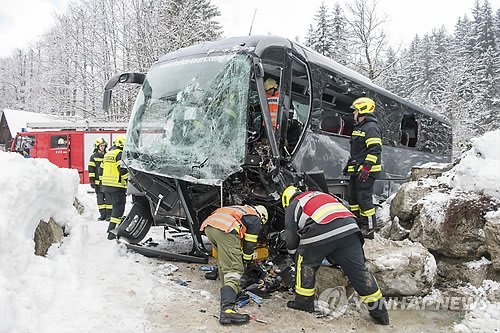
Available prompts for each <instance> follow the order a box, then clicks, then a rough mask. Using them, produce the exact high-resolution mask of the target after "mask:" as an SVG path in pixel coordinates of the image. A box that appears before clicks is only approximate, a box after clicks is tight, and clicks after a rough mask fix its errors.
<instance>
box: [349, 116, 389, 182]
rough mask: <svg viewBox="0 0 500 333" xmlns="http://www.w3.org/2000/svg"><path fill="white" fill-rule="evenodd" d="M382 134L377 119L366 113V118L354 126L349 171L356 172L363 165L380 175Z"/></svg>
mask: <svg viewBox="0 0 500 333" xmlns="http://www.w3.org/2000/svg"><path fill="white" fill-rule="evenodd" d="M381 158H382V134H381V131H380V127H379V126H378V121H377V119H376V118H375V117H374V116H373V115H371V114H367V115H365V119H364V120H363V121H362V122H361V123H359V124H357V125H356V126H355V127H354V130H353V131H352V135H351V157H350V158H349V161H348V162H347V173H348V174H356V173H357V172H358V171H359V170H361V168H362V167H363V166H367V167H368V168H370V172H371V173H375V175H378V173H379V172H380V171H382V159H381Z"/></svg>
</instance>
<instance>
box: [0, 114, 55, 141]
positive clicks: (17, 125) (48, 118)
mask: <svg viewBox="0 0 500 333" xmlns="http://www.w3.org/2000/svg"><path fill="white" fill-rule="evenodd" d="M2 111H3V114H4V115H5V120H6V121H7V125H8V126H9V131H10V135H11V136H12V137H15V136H16V133H17V132H21V131H22V130H23V128H27V126H26V124H27V123H29V122H43V123H57V120H58V117H57V116H52V115H48V114H43V113H36V112H28V111H20V110H10V109H3V110H2Z"/></svg>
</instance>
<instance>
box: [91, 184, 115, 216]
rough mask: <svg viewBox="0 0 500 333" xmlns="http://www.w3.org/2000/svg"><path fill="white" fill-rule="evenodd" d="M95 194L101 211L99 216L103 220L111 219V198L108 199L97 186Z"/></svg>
mask: <svg viewBox="0 0 500 333" xmlns="http://www.w3.org/2000/svg"><path fill="white" fill-rule="evenodd" d="M95 194H96V197H97V208H98V209H99V214H100V215H101V216H100V219H101V220H105V219H109V218H110V217H111V209H112V207H111V204H110V203H109V201H111V200H110V199H109V198H106V194H105V193H104V192H102V191H101V187H100V186H96V188H95Z"/></svg>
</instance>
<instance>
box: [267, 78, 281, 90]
mask: <svg viewBox="0 0 500 333" xmlns="http://www.w3.org/2000/svg"><path fill="white" fill-rule="evenodd" d="M273 88H274V89H278V84H277V83H276V80H275V79H271V78H269V79H267V80H266V81H264V89H265V90H269V89H273Z"/></svg>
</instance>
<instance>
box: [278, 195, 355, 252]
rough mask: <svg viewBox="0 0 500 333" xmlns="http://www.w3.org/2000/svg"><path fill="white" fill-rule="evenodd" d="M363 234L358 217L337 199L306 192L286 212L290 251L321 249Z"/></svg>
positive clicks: (287, 237)
mask: <svg viewBox="0 0 500 333" xmlns="http://www.w3.org/2000/svg"><path fill="white" fill-rule="evenodd" d="M356 232H359V228H358V225H357V224H356V220H355V218H354V215H353V214H352V213H351V212H350V211H349V210H348V209H347V208H346V207H345V206H344V205H342V204H341V203H340V202H339V201H338V200H337V199H336V198H334V197H333V196H331V195H329V194H326V193H323V192H305V193H302V194H300V195H298V196H297V197H296V198H294V199H293V200H292V202H291V203H290V206H288V207H287V208H286V210H285V232H284V234H285V240H286V247H287V249H288V250H289V251H293V250H295V249H297V247H303V246H305V247H308V246H316V245H321V244H322V243H327V242H329V241H331V240H334V239H339V238H342V237H345V236H348V235H351V234H353V233H356Z"/></svg>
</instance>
